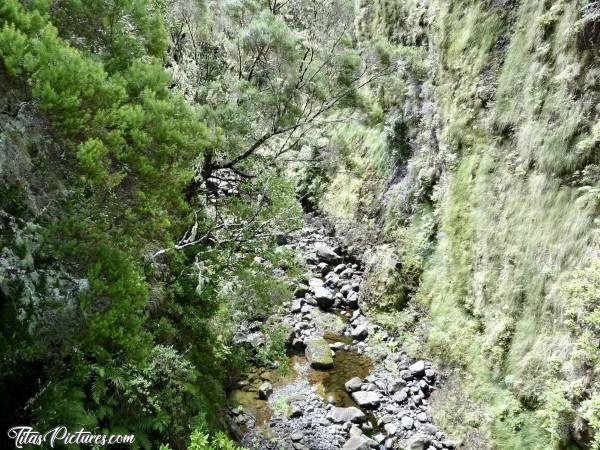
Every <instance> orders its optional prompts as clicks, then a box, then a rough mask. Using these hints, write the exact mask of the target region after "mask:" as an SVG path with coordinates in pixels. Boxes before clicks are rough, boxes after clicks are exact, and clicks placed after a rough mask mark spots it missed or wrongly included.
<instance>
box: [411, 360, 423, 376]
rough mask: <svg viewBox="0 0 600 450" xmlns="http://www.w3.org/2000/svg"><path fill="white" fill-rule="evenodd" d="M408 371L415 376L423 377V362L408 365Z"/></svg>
mask: <svg viewBox="0 0 600 450" xmlns="http://www.w3.org/2000/svg"><path fill="white" fill-rule="evenodd" d="M408 370H410V372H411V373H412V374H413V375H416V376H422V375H425V361H417V362H416V363H414V364H412V365H410V366H409V367H408Z"/></svg>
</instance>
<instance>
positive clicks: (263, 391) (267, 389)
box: [258, 381, 273, 400]
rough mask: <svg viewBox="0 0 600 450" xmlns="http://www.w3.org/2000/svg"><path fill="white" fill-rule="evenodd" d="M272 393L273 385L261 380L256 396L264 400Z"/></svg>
mask: <svg viewBox="0 0 600 450" xmlns="http://www.w3.org/2000/svg"><path fill="white" fill-rule="evenodd" d="M272 393H273V386H272V385H271V383H269V382H268V381H265V382H263V383H262V384H261V385H260V386H259V387H258V397H259V398H260V399H261V400H266V399H268V398H269V396H270V395H271V394H272Z"/></svg>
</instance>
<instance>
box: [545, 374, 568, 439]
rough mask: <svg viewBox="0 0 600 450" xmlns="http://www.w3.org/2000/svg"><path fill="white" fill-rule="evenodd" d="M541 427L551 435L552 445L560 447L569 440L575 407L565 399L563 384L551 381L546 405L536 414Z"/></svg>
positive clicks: (546, 394) (548, 384) (546, 395)
mask: <svg viewBox="0 0 600 450" xmlns="http://www.w3.org/2000/svg"><path fill="white" fill-rule="evenodd" d="M536 414H537V416H538V417H539V418H540V420H541V425H542V427H543V428H544V430H546V432H547V433H548V434H549V435H550V440H551V443H552V444H554V445H557V446H558V445H559V444H560V443H564V442H566V441H568V439H569V426H570V424H571V422H572V420H573V406H572V405H571V402H570V401H569V400H568V399H567V398H566V397H565V389H564V387H563V386H562V384H561V383H559V382H556V381H549V382H548V383H547V386H546V393H545V397H544V403H543V406H542V408H541V409H539V410H538V411H537V412H536Z"/></svg>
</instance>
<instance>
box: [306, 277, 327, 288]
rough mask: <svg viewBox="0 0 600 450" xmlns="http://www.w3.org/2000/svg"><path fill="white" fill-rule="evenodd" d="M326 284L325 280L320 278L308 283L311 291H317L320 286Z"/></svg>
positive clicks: (312, 279)
mask: <svg viewBox="0 0 600 450" xmlns="http://www.w3.org/2000/svg"><path fill="white" fill-rule="evenodd" d="M324 284H325V282H324V281H323V280H321V279H320V278H311V279H310V281H309V282H308V285H309V286H310V288H311V289H313V290H314V289H315V288H318V287H320V286H323V285H324Z"/></svg>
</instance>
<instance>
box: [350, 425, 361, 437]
mask: <svg viewBox="0 0 600 450" xmlns="http://www.w3.org/2000/svg"><path fill="white" fill-rule="evenodd" d="M361 434H363V430H361V429H360V427H359V426H358V425H356V424H352V426H351V427H350V437H352V436H360V435H361Z"/></svg>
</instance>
